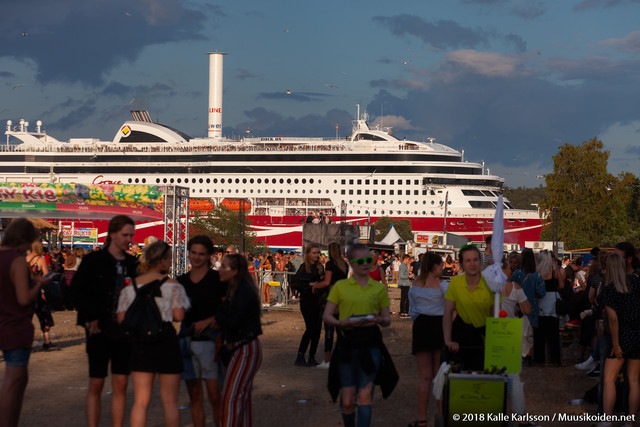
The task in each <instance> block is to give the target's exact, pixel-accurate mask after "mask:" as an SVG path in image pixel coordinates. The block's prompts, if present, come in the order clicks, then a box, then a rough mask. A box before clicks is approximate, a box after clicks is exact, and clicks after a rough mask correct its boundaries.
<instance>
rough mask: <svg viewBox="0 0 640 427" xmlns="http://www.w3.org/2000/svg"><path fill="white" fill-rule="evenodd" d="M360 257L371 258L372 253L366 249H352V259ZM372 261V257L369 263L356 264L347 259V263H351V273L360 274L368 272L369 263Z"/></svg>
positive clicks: (373, 261)
mask: <svg viewBox="0 0 640 427" xmlns="http://www.w3.org/2000/svg"><path fill="white" fill-rule="evenodd" d="M362 258H372V255H371V254H370V253H369V251H368V250H366V249H358V250H356V251H353V253H352V254H351V259H352V260H357V259H362ZM374 263H375V260H374V259H372V262H371V264H369V263H365V262H363V263H362V265H360V264H358V263H357V262H351V260H349V265H351V269H352V270H353V274H355V275H360V276H363V275H367V274H369V269H370V268H371V265H372V264H374Z"/></svg>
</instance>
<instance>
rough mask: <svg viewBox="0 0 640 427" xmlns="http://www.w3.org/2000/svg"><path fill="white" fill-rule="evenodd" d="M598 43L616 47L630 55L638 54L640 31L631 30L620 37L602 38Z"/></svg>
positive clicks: (639, 53) (639, 52)
mask: <svg viewBox="0 0 640 427" xmlns="http://www.w3.org/2000/svg"><path fill="white" fill-rule="evenodd" d="M598 44H599V45H600V46H605V47H612V48H615V49H618V50H620V51H621V52H625V53H628V54H630V55H640V31H632V32H630V33H629V34H628V35H627V36H626V37H623V38H621V39H616V38H610V39H606V40H602V41H601V42H599V43H598Z"/></svg>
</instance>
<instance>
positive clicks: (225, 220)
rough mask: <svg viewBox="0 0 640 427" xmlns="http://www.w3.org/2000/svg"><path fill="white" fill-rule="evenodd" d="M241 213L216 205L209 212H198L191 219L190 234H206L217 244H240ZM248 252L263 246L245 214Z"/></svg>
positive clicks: (246, 249)
mask: <svg viewBox="0 0 640 427" xmlns="http://www.w3.org/2000/svg"><path fill="white" fill-rule="evenodd" d="M240 217H241V215H240V213H239V212H238V211H234V210H231V209H229V208H226V207H224V206H216V207H214V208H213V209H212V210H210V211H209V212H207V214H206V215H205V214H204V213H200V214H198V212H196V216H195V217H194V218H193V219H191V220H190V221H189V235H191V236H195V235H197V234H204V235H206V236H209V237H211V239H212V240H213V243H214V244H215V245H216V246H219V247H224V246H229V245H234V246H236V247H238V246H239V242H240V232H241V224H242V222H241V221H240ZM244 230H245V239H244V242H245V244H244V246H245V251H246V252H251V251H255V250H256V249H257V248H263V246H262V245H261V244H260V242H258V241H257V240H256V233H255V232H253V231H252V229H251V223H250V222H249V221H248V220H247V216H246V215H245V216H244Z"/></svg>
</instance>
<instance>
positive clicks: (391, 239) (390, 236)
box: [376, 225, 404, 245]
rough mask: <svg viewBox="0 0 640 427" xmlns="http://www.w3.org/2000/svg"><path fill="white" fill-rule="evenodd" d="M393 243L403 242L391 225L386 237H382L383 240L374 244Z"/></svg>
mask: <svg viewBox="0 0 640 427" xmlns="http://www.w3.org/2000/svg"><path fill="white" fill-rule="evenodd" d="M394 243H404V240H403V239H402V237H400V235H399V234H398V232H397V231H396V228H395V227H394V226H393V225H391V228H390V229H389V232H388V233H387V235H386V236H384V239H382V240H381V241H379V242H376V244H382V245H393V244H394Z"/></svg>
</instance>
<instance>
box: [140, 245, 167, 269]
mask: <svg viewBox="0 0 640 427" xmlns="http://www.w3.org/2000/svg"><path fill="white" fill-rule="evenodd" d="M170 251H171V246H169V245H168V244H167V243H166V242H164V241H162V240H158V241H157V242H154V243H152V244H150V245H149V246H147V247H146V248H145V249H144V253H143V254H142V262H141V263H140V267H139V270H140V272H141V273H142V272H145V271H149V270H151V269H152V268H155V267H156V266H157V265H158V264H160V262H161V261H162V260H163V259H164V257H165V256H166V255H167V253H169V252H170Z"/></svg>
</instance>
